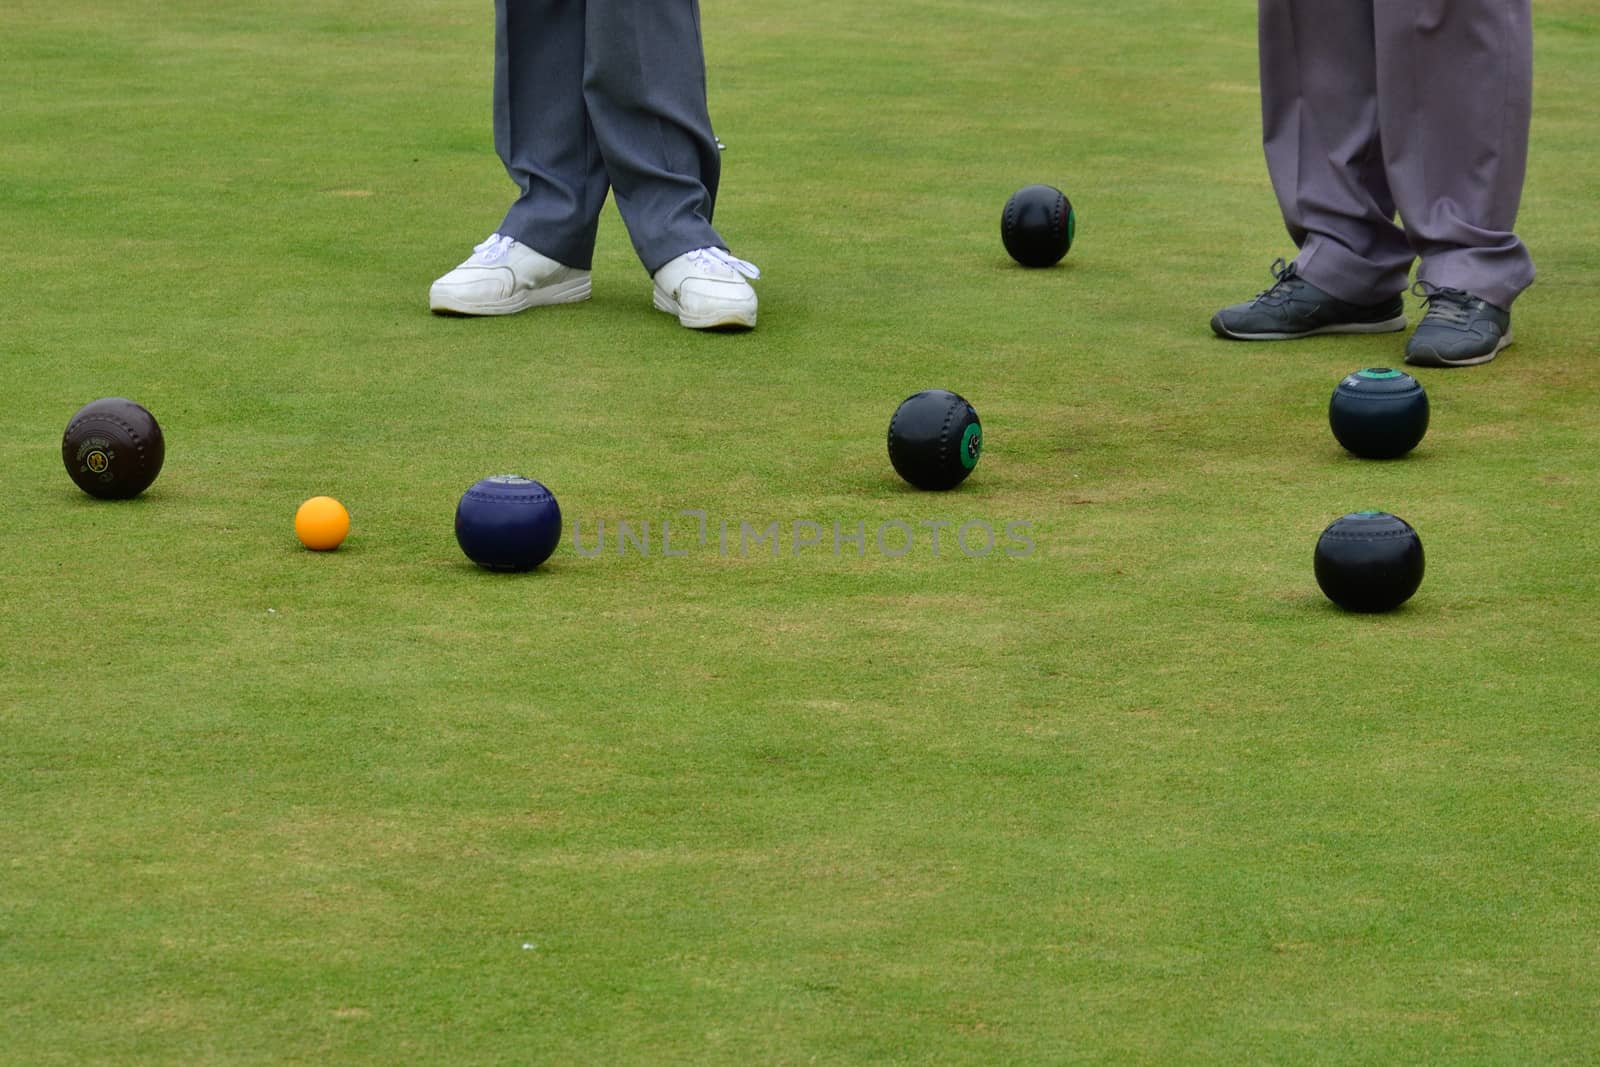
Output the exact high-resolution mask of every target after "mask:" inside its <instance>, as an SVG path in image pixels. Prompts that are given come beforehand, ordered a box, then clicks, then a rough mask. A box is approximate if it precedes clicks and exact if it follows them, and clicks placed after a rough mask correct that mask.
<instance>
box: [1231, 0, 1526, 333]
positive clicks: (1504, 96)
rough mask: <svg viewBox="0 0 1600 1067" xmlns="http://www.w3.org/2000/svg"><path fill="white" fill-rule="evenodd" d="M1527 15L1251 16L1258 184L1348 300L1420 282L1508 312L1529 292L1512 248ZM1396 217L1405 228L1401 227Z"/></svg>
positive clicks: (1366, 4) (1269, 0)
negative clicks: (1410, 280)
mask: <svg viewBox="0 0 1600 1067" xmlns="http://www.w3.org/2000/svg"><path fill="white" fill-rule="evenodd" d="M1530 9H1531V0H1260V15H1259V18H1260V23H1259V31H1260V55H1261V112H1262V132H1263V141H1264V143H1265V146H1266V155H1267V170H1268V172H1269V173H1270V175H1271V178H1272V186H1273V189H1274V191H1275V192H1276V193H1277V196H1278V204H1279V207H1280V208H1281V209H1282V211H1283V219H1284V223H1285V225H1286V226H1287V227H1288V230H1289V236H1290V237H1291V238H1293V239H1294V242H1295V244H1296V245H1297V246H1298V247H1299V249H1300V252H1299V254H1298V255H1297V256H1296V257H1295V266H1296V270H1297V272H1298V273H1300V274H1301V275H1302V276H1303V277H1304V278H1305V279H1306V280H1307V281H1309V282H1310V283H1311V284H1312V285H1315V286H1317V287H1318V288H1319V289H1323V290H1325V291H1327V292H1329V293H1331V294H1333V295H1334V296H1336V297H1338V298H1339V299H1341V300H1347V301H1351V302H1354V303H1362V304H1366V303H1376V302H1378V301H1380V300H1386V299H1388V298H1390V297H1392V296H1394V295H1395V294H1396V293H1398V292H1401V291H1402V290H1403V289H1404V288H1405V287H1406V282H1407V276H1408V272H1409V270H1410V267H1411V264H1412V261H1413V260H1414V259H1417V258H1420V259H1421V265H1420V267H1419V268H1418V271H1417V277H1418V279H1419V280H1421V281H1423V282H1426V283H1428V284H1430V285H1436V286H1440V287H1450V288H1456V289H1464V290H1466V291H1467V292H1469V293H1471V294H1472V295H1474V296H1477V297H1481V298H1483V299H1484V300H1487V301H1488V302H1489V303H1491V304H1494V305H1497V306H1498V307H1501V308H1510V307H1511V303H1512V301H1513V300H1515V299H1516V298H1517V294H1518V293H1520V292H1522V291H1523V290H1524V289H1526V288H1527V287H1528V286H1529V285H1531V284H1532V283H1533V259H1532V257H1531V256H1530V255H1529V254H1528V249H1527V247H1526V246H1525V245H1523V243H1522V241H1521V240H1520V239H1518V237H1517V235H1516V234H1515V233H1514V232H1512V230H1513V227H1514V226H1515V224H1516V218H1517V207H1518V203H1519V201H1520V200H1521V197H1522V180H1523V174H1524V171H1525V170H1526V168H1527V159H1528V122H1529V115H1530V112H1531V108H1532V95H1533V29H1532V14H1531V10H1530ZM1396 211H1398V212H1399V216H1400V225H1396V223H1395V221H1394V220H1395V213H1396Z"/></svg>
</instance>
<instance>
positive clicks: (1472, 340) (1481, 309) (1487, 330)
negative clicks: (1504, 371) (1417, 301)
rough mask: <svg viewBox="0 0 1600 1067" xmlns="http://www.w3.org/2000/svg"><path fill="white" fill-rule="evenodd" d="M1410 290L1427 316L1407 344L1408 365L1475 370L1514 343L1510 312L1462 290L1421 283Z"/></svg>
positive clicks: (1423, 317) (1418, 324)
mask: <svg viewBox="0 0 1600 1067" xmlns="http://www.w3.org/2000/svg"><path fill="white" fill-rule="evenodd" d="M1411 291H1412V292H1413V293H1416V294H1417V295H1418V296H1420V297H1422V299H1423V300H1425V301H1427V304H1428V313H1427V314H1426V315H1424V316H1422V321H1421V322H1419V323H1417V332H1416V333H1414V334H1412V335H1411V340H1409V341H1407V342H1406V362H1407V363H1410V364H1412V365H1413V366H1418V367H1475V366H1477V365H1478V364H1479V363H1487V362H1489V361H1490V360H1491V359H1493V358H1494V357H1495V356H1496V355H1498V354H1499V352H1500V350H1501V349H1502V348H1504V347H1505V346H1506V345H1508V344H1510V343H1511V312H1509V311H1503V310H1501V309H1500V308H1497V307H1495V306H1494V305H1493V304H1491V303H1489V302H1488V301H1487V300H1480V299H1478V298H1477V297H1475V296H1473V295H1472V294H1471V293H1467V292H1463V291H1462V290H1460V289H1438V288H1435V287H1433V286H1431V285H1428V284H1427V283H1425V282H1418V283H1417V284H1416V285H1414V286H1412V289H1411Z"/></svg>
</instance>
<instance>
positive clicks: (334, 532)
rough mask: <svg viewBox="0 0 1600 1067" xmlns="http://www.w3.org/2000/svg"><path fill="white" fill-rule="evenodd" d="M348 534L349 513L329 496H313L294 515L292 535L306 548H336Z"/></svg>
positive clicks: (320, 550) (326, 549)
mask: <svg viewBox="0 0 1600 1067" xmlns="http://www.w3.org/2000/svg"><path fill="white" fill-rule="evenodd" d="M349 532H350V513H349V512H348V511H346V510H345V509H344V505H343V504H341V503H339V502H338V501H337V500H335V499H333V497H331V496H314V497H312V498H311V499H310V500H307V501H306V502H305V503H304V504H301V505H300V510H299V511H297V512H295V513H294V535H295V536H296V537H298V538H300V543H301V544H303V545H305V546H306V547H307V548H312V549H316V550H317V551H318V552H326V551H328V550H329V549H334V548H338V547H339V546H340V545H341V544H342V543H343V542H344V539H345V535H347V534H348V533H349Z"/></svg>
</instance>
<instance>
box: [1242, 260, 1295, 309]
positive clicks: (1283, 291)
mask: <svg viewBox="0 0 1600 1067" xmlns="http://www.w3.org/2000/svg"><path fill="white" fill-rule="evenodd" d="M1270 270H1271V271H1272V277H1273V278H1275V279H1276V280H1275V281H1274V282H1273V283H1272V286H1271V288H1268V289H1263V290H1261V292H1259V293H1257V294H1256V298H1255V299H1254V300H1252V301H1250V302H1251V303H1252V304H1266V305H1267V306H1268V307H1274V306H1276V305H1278V304H1281V303H1283V302H1284V301H1285V300H1287V299H1289V290H1288V288H1287V286H1288V284H1289V282H1290V281H1291V280H1293V278H1294V277H1295V273H1294V264H1292V263H1286V262H1285V261H1284V259H1283V257H1282V256H1279V257H1278V258H1277V259H1275V260H1273V261H1272V266H1271V268H1270Z"/></svg>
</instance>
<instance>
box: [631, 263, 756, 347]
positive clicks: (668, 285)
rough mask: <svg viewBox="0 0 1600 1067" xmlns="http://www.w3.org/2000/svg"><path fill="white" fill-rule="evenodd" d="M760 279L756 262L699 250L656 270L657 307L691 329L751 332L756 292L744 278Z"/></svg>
mask: <svg viewBox="0 0 1600 1067" xmlns="http://www.w3.org/2000/svg"><path fill="white" fill-rule="evenodd" d="M759 277H761V271H760V270H758V269H756V265H755V264H754V263H746V262H745V261H744V260H742V259H738V258H736V257H734V256H731V255H729V254H728V253H727V252H726V251H725V250H723V249H721V248H696V249H695V250H694V251H692V252H685V253H684V254H683V255H681V256H679V257H678V258H677V259H674V260H672V261H670V262H669V263H668V264H667V265H666V266H664V267H662V268H661V269H660V270H658V271H656V274H655V280H656V292H655V304H656V308H657V310H660V311H665V312H669V313H670V314H673V315H676V316H678V321H679V322H681V323H683V324H684V325H685V326H687V327H689V328H690V329H691V330H710V329H716V328H718V327H722V328H741V327H742V328H744V329H747V330H748V329H751V328H753V327H754V326H755V324H756V291H755V290H754V289H752V288H750V283H749V282H747V281H745V278H759Z"/></svg>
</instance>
